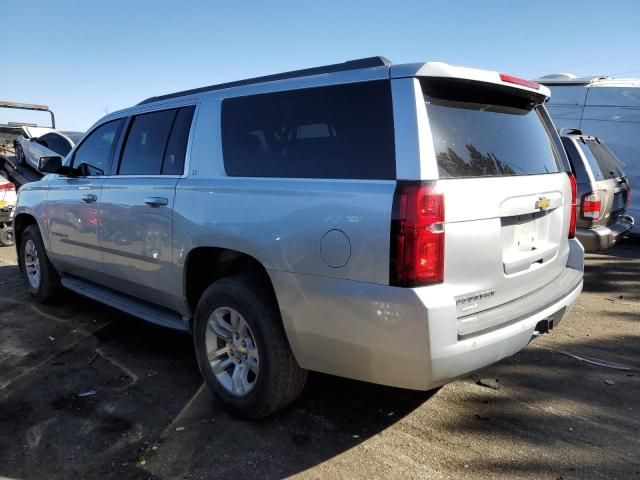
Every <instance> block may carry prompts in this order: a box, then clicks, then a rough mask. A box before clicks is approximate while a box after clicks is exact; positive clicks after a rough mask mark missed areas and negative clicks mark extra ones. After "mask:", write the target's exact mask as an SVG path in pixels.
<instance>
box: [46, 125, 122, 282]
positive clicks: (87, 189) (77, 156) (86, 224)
mask: <svg viewBox="0 0 640 480" xmlns="http://www.w3.org/2000/svg"><path fill="white" fill-rule="evenodd" d="M123 124H124V119H118V120H113V121H110V122H107V123H104V124H102V125H100V126H98V127H97V128H96V129H94V130H93V131H92V132H91V133H90V134H89V135H88V136H86V137H85V139H84V141H83V142H82V143H81V144H80V145H78V148H77V149H76V150H75V151H74V152H73V155H72V157H71V159H70V160H69V165H70V166H74V167H78V166H80V165H81V164H83V163H84V164H87V165H91V167H93V168H89V169H88V170H89V171H90V173H91V174H90V175H89V176H64V175H58V176H57V177H56V178H54V179H53V180H52V181H51V183H50V187H49V197H48V202H47V204H46V216H45V218H46V219H47V224H48V232H49V242H50V252H49V253H50V257H51V259H52V261H53V263H54V264H55V266H56V267H57V268H58V269H59V270H60V271H62V272H64V273H68V274H71V275H75V276H78V277H82V278H85V279H88V280H92V281H96V282H100V279H101V277H102V253H101V251H100V242H99V238H98V231H99V217H98V215H99V214H98V200H99V198H100V192H101V189H102V184H103V183H104V178H103V175H102V174H103V172H109V171H110V169H111V165H112V162H113V157H114V154H115V150H116V146H117V144H118V139H119V137H120V133H121V131H122V128H123Z"/></svg>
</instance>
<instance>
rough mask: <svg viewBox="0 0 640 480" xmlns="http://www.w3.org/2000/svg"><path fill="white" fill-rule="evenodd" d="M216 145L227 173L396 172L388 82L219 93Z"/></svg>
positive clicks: (380, 175) (370, 175) (372, 175)
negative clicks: (219, 125)
mask: <svg viewBox="0 0 640 480" xmlns="http://www.w3.org/2000/svg"><path fill="white" fill-rule="evenodd" d="M222 147H223V153H224V164H225V169H226V171H227V174H228V175H232V176H255V177H297V178H352V179H358V178H360V179H392V178H395V158H394V140H393V115H392V107H391V91H390V85H389V82H387V81H379V82H368V83H357V84H351V85H340V86H333V87H321V88H311V89H302V90H295V91H289V92H277V93H269V94H262V95H251V96H247V97H239V98H232V99H228V100H225V101H224V102H223V104H222Z"/></svg>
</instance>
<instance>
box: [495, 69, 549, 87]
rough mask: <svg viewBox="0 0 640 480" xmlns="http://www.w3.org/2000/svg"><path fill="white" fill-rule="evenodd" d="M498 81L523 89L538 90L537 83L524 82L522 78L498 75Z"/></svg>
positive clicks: (503, 74) (504, 74) (538, 85)
mask: <svg viewBox="0 0 640 480" xmlns="http://www.w3.org/2000/svg"><path fill="white" fill-rule="evenodd" d="M500 80H502V81H503V82H506V83H513V84H515V85H521V86H523V87H527V88H532V89H534V90H540V84H539V83H536V82H532V81H531V80H525V79H524V78H518V77H514V76H511V75H507V74H506V73H501V74H500Z"/></svg>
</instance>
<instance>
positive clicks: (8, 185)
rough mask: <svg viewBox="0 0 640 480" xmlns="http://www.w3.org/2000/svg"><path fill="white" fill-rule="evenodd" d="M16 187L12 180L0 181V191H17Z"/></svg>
mask: <svg viewBox="0 0 640 480" xmlns="http://www.w3.org/2000/svg"><path fill="white" fill-rule="evenodd" d="M15 189H16V187H15V186H14V185H13V183H11V182H4V183H0V191H3V192H4V191H7V190H8V191H15Z"/></svg>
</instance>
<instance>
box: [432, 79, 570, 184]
mask: <svg viewBox="0 0 640 480" xmlns="http://www.w3.org/2000/svg"><path fill="white" fill-rule="evenodd" d="M465 83H467V85H463V84H460V85H451V86H450V88H444V89H443V88H440V87H438V88H430V87H432V85H430V84H429V81H423V91H424V92H425V101H426V103H427V113H428V116H429V124H430V126H431V132H432V135H433V145H434V148H435V153H436V158H437V161H438V170H439V173H440V177H442V178H448V177H482V176H507V175H535V174H541V173H557V172H559V171H562V170H564V167H563V166H561V165H562V163H561V159H560V157H559V155H558V153H557V150H556V147H555V145H554V140H552V138H551V136H550V129H549V128H548V127H546V126H545V124H544V119H543V116H542V112H540V111H539V107H536V104H537V102H539V101H541V100H540V99H538V98H535V97H528V95H527V93H526V92H524V94H523V95H524V96H522V97H521V96H520V91H517V90H515V89H513V88H510V89H508V90H507V89H496V88H495V87H493V86H481V87H475V86H473V85H469V83H470V82H465ZM483 85H484V84H483Z"/></svg>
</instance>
